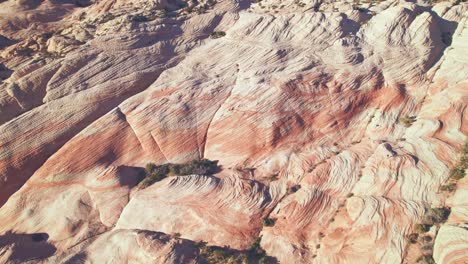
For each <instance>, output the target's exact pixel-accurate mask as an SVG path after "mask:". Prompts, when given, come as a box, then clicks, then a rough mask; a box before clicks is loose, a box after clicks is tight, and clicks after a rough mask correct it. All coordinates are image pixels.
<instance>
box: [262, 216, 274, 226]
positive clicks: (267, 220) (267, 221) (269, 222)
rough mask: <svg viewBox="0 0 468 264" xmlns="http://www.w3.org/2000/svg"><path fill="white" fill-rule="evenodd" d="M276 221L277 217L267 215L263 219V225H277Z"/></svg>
mask: <svg viewBox="0 0 468 264" xmlns="http://www.w3.org/2000/svg"><path fill="white" fill-rule="evenodd" d="M275 222H276V220H275V219H273V218H268V217H265V218H263V220H262V224H263V226H274V225H275Z"/></svg>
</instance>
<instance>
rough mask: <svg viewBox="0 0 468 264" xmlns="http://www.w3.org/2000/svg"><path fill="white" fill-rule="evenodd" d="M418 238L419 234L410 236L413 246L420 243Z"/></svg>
mask: <svg viewBox="0 0 468 264" xmlns="http://www.w3.org/2000/svg"><path fill="white" fill-rule="evenodd" d="M418 237H419V234H418V233H412V234H409V235H408V237H407V238H408V241H409V242H410V243H411V244H416V243H417V242H418Z"/></svg>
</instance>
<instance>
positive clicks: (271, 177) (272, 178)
mask: <svg viewBox="0 0 468 264" xmlns="http://www.w3.org/2000/svg"><path fill="white" fill-rule="evenodd" d="M268 180H269V181H271V182H272V181H276V180H278V174H277V173H275V174H272V175H270V177H268Z"/></svg>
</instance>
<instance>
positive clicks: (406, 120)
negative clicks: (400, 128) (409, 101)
mask: <svg viewBox="0 0 468 264" xmlns="http://www.w3.org/2000/svg"><path fill="white" fill-rule="evenodd" d="M414 122H416V117H415V116H408V115H405V116H404V117H402V118H400V123H402V124H403V125H404V126H405V127H410V126H411V125H412V124H413V123H414Z"/></svg>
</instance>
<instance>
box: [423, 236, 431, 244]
mask: <svg viewBox="0 0 468 264" xmlns="http://www.w3.org/2000/svg"><path fill="white" fill-rule="evenodd" d="M421 241H422V242H423V243H429V242H432V237H431V236H423V237H421Z"/></svg>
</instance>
